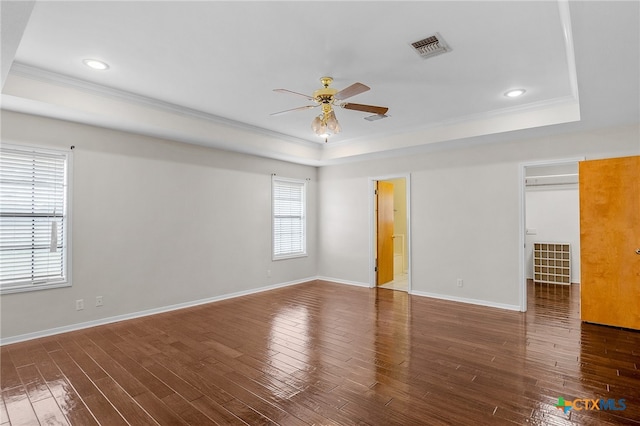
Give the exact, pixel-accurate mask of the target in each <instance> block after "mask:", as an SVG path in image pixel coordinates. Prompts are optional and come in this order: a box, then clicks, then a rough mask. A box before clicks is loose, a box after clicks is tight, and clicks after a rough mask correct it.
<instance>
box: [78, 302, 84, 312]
mask: <svg viewBox="0 0 640 426" xmlns="http://www.w3.org/2000/svg"><path fill="white" fill-rule="evenodd" d="M83 309H84V299H78V300H76V311H81V310H83Z"/></svg>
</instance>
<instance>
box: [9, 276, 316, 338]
mask: <svg viewBox="0 0 640 426" xmlns="http://www.w3.org/2000/svg"><path fill="white" fill-rule="evenodd" d="M317 279H318V278H317V277H309V278H304V279H300V280H294V281H288V282H284V283H278V284H273V285H269V286H265V287H259V288H254V289H251V290H244V291H238V292H235V293H228V294H223V295H220V296H214V297H208V298H205V299H199V300H193V301H190V302H184V303H177V304H175V305H168V306H162V307H159V308H153V309H147V310H144V311H138V312H133V313H130V314H122V315H116V316H113V317H107V318H100V319H97V320H92V321H86V322H81V323H77V324H71V325H65V326H62V327H55V328H50V329H47V330H42V331H36V332H33V333H26V334H20V335H17V336H12V337H6V338H0V346H4V345H10V344H12V343H18V342H24V341H27V340H33V339H38V338H40V337H47V336H53V335H56V334H61V333H68V332H70V331H77V330H82V329H85V328H91V327H96V326H99V325H105V324H111V323H114V322H119V321H125V320H129V319H134V318H141V317H146V316H149V315H155V314H161V313H164V312H170V311H175V310H178V309H184V308H191V307H193V306H198V305H205V304H207V303H213V302H219V301H221V300H226V299H233V298H236V297H241V296H247V295H250V294H255V293H261V292H263V291H268V290H275V289H277V288H281V287H289V286H293V285H297V284H302V283H306V282H309V281H315V280H317Z"/></svg>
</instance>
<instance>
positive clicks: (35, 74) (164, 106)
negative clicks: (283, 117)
mask: <svg viewBox="0 0 640 426" xmlns="http://www.w3.org/2000/svg"><path fill="white" fill-rule="evenodd" d="M9 73H10V74H13V75H16V76H19V77H24V78H29V79H34V80H39V81H42V82H45V83H49V84H54V85H57V86H62V87H69V88H73V89H76V90H80V91H83V92H85V93H88V94H90V95H94V96H95V95H97V96H103V97H107V98H111V99H115V100H118V101H124V102H128V103H131V104H136V105H139V106H144V107H147V108H153V109H156V110H159V111H163V112H168V113H171V114H177V115H182V116H185V117H189V118H195V119H199V120H204V121H208V122H210V123H213V124H217V125H222V126H227V127H231V128H235V129H239V130H243V131H247V132H250V133H254V134H259V135H264V136H269V137H273V138H277V139H280V140H283V141H286V142H292V143H297V144H302V145H305V146H308V147H314V148H317V147H318V145H319V143H318V142H312V141H309V140H306V139H300V138H296V137H293V136H290V135H286V134H284V133H279V132H274V131H272V130H268V129H265V128H263V127H258V126H253V125H250V124H246V123H242V122H240V121H235V120H230V119H228V118H224V117H220V116H217V115H214V114H209V113H206V112H203V111H199V110H196V109H193V108H187V107H183V106H180V105H176V104H173V103H170V102H165V101H161V100H159V99H155V98H151V97H148V96H143V95H138V94H136V93H132V92H128V91H126V90H120V89H116V88H113V87H108V86H104V85H101V84H97V83H92V82H89V81H86V80H82V79H79V78H75V77H70V76H67V75H63V74H59V73H56V72H53V71H49V70H45V69H43V68H38V67H34V66H31V65H27V64H23V63H20V62H14V63H13V65H12V66H11V70H10V72H9Z"/></svg>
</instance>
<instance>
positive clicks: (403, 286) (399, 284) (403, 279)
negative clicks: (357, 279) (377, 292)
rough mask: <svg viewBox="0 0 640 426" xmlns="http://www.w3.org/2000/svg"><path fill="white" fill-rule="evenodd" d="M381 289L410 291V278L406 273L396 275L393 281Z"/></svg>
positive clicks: (383, 285) (381, 286)
mask: <svg viewBox="0 0 640 426" xmlns="http://www.w3.org/2000/svg"><path fill="white" fill-rule="evenodd" d="M378 287H380V288H388V289H390V290H400V291H408V290H409V276H408V275H407V274H405V273H400V274H396V275H394V278H393V281H390V282H388V283H386V284H382V285H380V286H378Z"/></svg>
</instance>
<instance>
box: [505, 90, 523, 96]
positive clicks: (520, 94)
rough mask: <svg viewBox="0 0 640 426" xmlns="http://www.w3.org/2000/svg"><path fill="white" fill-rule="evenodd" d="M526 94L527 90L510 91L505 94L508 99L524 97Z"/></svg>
mask: <svg viewBox="0 0 640 426" xmlns="http://www.w3.org/2000/svg"><path fill="white" fill-rule="evenodd" d="M525 92H526V90H524V89H513V90H509V91H508V92H505V94H504V95H505V96H506V97H507V98H517V97H518V96H522V95H524V93H525Z"/></svg>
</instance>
